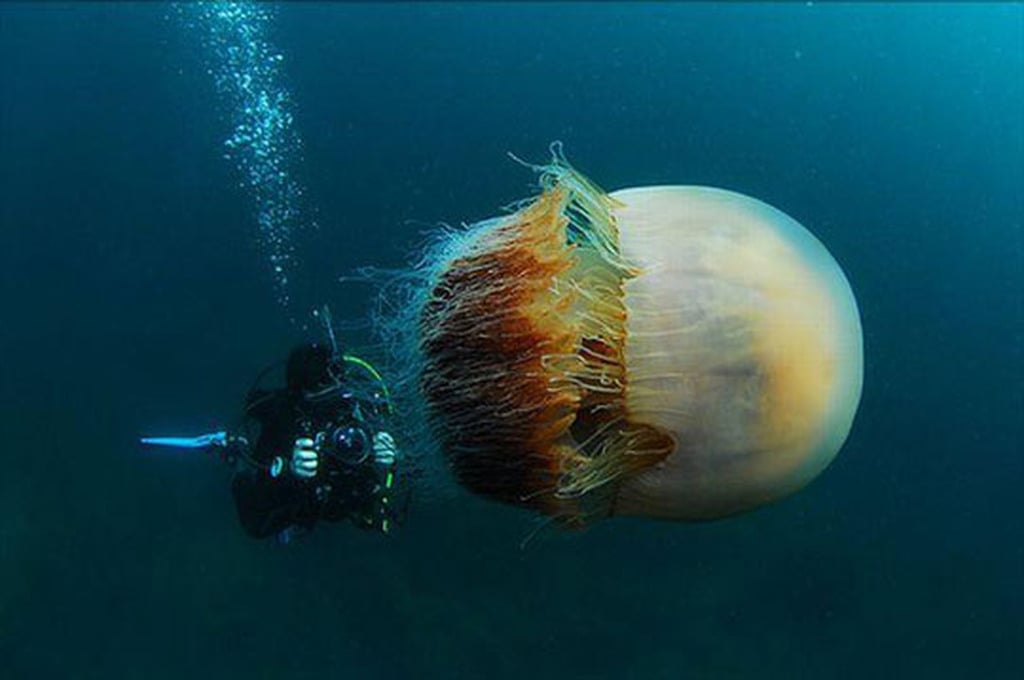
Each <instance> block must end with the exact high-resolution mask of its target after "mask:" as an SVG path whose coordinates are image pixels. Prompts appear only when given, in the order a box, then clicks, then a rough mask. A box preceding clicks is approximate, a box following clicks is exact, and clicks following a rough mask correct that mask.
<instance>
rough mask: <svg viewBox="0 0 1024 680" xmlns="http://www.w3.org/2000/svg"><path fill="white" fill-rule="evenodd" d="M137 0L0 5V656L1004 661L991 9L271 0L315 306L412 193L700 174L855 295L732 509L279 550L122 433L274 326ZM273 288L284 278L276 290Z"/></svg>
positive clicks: (438, 510) (391, 239)
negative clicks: (797, 244)
mask: <svg viewBox="0 0 1024 680" xmlns="http://www.w3.org/2000/svg"><path fill="white" fill-rule="evenodd" d="M168 14H169V11H168V8H167V7H166V6H162V5H158V4H140V5H132V6H121V7H114V6H110V5H102V4H73V5H59V4H49V3H46V4H32V5H10V4H4V5H3V6H2V7H0V220H2V227H0V301H2V304H3V317H4V320H3V322H2V326H0V356H2V357H3V360H2V373H0V376H2V377H0V399H2V402H0V403H2V411H0V441H3V442H4V447H3V453H2V454H0V460H2V463H3V466H2V474H0V659H2V662H0V663H2V666H0V668H2V670H0V675H2V676H3V677H11V678H13V677H19V678H20V677H61V678H66V677H77V678H92V677H96V678H100V677H102V678H108V677H147V678H182V677H189V676H192V677H212V676H214V674H217V675H219V676H221V677H242V676H243V675H245V676H247V677H268V678H277V677H294V678H305V677H316V678H323V677H430V676H433V677H458V678H477V677H482V676H483V677H493V678H512V677H517V678H521V677H527V678H547V677H559V678H566V677H635V678H661V677H664V678H680V677H687V678H689V677H693V678H719V677H730V678H731V677H758V678H794V677H807V678H863V677H898V678H916V677H928V678H939V677H941V678H947V677H986V678H997V677H1019V675H1018V674H1019V673H1020V672H1021V671H1022V670H1024V652H1022V645H1024V623H1022V619H1024V613H1022V612H1024V583H1022V580H1024V553H1022V545H1024V541H1022V539H1024V519H1022V518H1024V512H1022V511H1021V508H1020V505H1021V504H1020V499H1021V497H1022V491H1021V487H1022V482H1024V468H1022V398H1021V394H1022V388H1021V379H1022V375H1024V366H1022V343H1024V337H1022V335H1024V334H1022V318H1021V315H1022V306H1021V295H1022V293H1021V291H1022V265H1021V258H1022V256H1021V252H1022V247H1021V229H1022V226H1021V225H1022V198H1021V195H1022V187H1024V169H1022V168H1024V161H1022V155H1024V134H1022V120H1024V117H1022V116H1024V47H1022V41H1024V38H1022V31H1024V28H1022V16H1024V13H1022V8H1021V6H1020V5H1009V4H1003V5H990V6H983V5H961V6H956V5H927V4H912V5H908V6H891V5H884V4H870V5H863V6H840V5H832V4H818V3H816V4H814V5H812V6H807V5H805V4H792V5H787V6H773V5H767V4H755V5H738V6H736V5H733V6H713V5H685V4H678V5H674V4H659V5H647V6H634V7H623V6H616V5H606V4H601V5H588V4H583V3H579V4H566V5H556V6H541V5H517V6H502V5H485V6H477V7H470V6H465V5H462V4H454V3H453V4H441V5H428V6H421V7H420V6H407V5H387V6H365V5H315V4H300V5H297V6H287V7H284V8H283V9H282V10H281V12H280V15H279V16H278V19H277V21H276V23H275V31H274V33H273V35H272V38H273V40H274V42H275V44H276V45H277V46H278V47H279V48H280V49H281V50H282V51H283V52H284V53H285V55H286V56H287V61H286V62H285V72H286V74H287V79H288V83H287V86H288V87H289V88H290V89H291V90H292V92H293V94H294V95H295V99H296V102H297V104H298V108H297V127H298V129H299V131H300V132H301V134H302V135H303V137H304V138H305V142H306V160H305V165H304V166H302V167H303V168H304V170H303V172H304V175H303V181H304V182H305V183H306V184H307V186H308V188H309V192H310V197H311V200H310V203H311V204H313V205H315V206H316V209H317V215H318V219H319V221H320V224H321V229H320V231H319V232H316V233H312V234H309V235H307V236H306V237H304V238H303V239H300V241H299V242H298V247H299V249H300V256H301V257H302V258H303V276H304V282H303V283H301V286H305V288H302V287H298V288H297V297H299V298H301V299H304V300H313V299H314V298H315V299H317V300H324V301H327V302H330V303H331V304H332V306H333V307H334V310H335V314H336V315H337V316H339V317H347V318H353V317H357V316H359V315H361V314H363V313H364V312H365V310H366V306H367V303H368V296H369V291H368V290H367V289H366V288H365V287H359V286H351V285H341V284H339V283H338V282H337V281H336V277H337V275H338V274H341V273H344V272H345V271H348V270H351V269H352V268H354V267H358V266H361V265H365V264H377V265H384V266H399V265H401V264H403V263H404V262H405V261H406V258H407V256H408V254H409V252H410V251H411V248H412V246H413V245H415V244H416V243H417V242H418V240H419V234H420V233H421V232H422V231H423V230H424V228H425V226H424V225H429V224H433V223H436V222H439V221H447V222H450V223H455V224H457V223H459V222H461V221H474V220H477V219H481V218H484V217H487V216H491V215H494V214H497V213H498V212H499V208H500V207H501V206H504V205H506V204H508V203H510V202H511V201H513V200H516V199H519V198H522V197H523V196H526V195H529V194H530V193H531V192H532V182H533V180H534V178H533V176H532V175H531V174H530V173H529V172H528V171H527V170H524V169H523V168H522V167H520V166H518V165H516V164H515V163H512V162H510V161H509V160H508V159H507V157H506V156H505V152H506V151H513V152H515V153H517V154H519V155H521V156H524V157H527V158H530V159H532V160H538V161H542V160H544V159H545V158H546V152H547V145H548V143H549V142H550V141H552V140H555V139H560V140H562V141H564V143H565V145H566V150H567V152H568V154H569V157H570V159H571V160H573V161H574V162H575V164H576V165H577V166H578V167H579V168H580V169H581V170H583V171H584V172H586V173H587V174H589V175H590V176H592V177H593V178H595V179H596V180H597V181H598V182H599V183H600V184H602V185H603V186H605V187H607V188H609V189H614V188H618V187H622V186H627V185H642V184H658V183H676V184H687V183H692V184H705V185H711V186H720V187H725V188H729V189H734V190H738V191H741V192H743V193H747V194H750V195H753V196H756V197H758V198H760V199H762V200H765V201H767V202H769V203H771V204H773V205H775V206H777V207H779V208H781V209H783V210H785V211H786V212H788V213H789V214H791V215H792V216H794V217H795V218H797V219H798V220H799V221H801V222H802V223H804V224H805V225H807V226H808V227H809V228H810V229H811V230H812V231H813V232H815V234H817V235H818V237H819V238H821V240H822V241H823V242H824V243H825V244H827V246H828V247H829V249H830V250H831V251H832V253H833V254H834V255H835V257H836V258H837V259H838V261H839V262H840V263H841V264H842V266H843V268H844V269H845V271H846V273H847V275H848V277H849V279H850V281H851V283H852V286H853V289H854V291H855V293H856V295H857V297H858V301H859V304H860V310H861V314H862V318H863V324H864V331H865V348H866V375H865V390H864V397H863V401H862V404H861V408H860V411H859V414H858V417H857V420H856V423H855V425H854V429H853V432H852V434H851V437H850V440H849V441H848V443H847V445H846V447H845V448H844V450H843V451H842V453H841V454H840V455H839V457H838V458H837V460H836V461H835V463H834V464H833V465H832V466H831V468H830V469H829V470H828V471H827V472H826V473H825V474H824V475H823V476H822V477H821V478H820V479H819V480H818V481H816V482H815V483H814V484H812V485H811V486H810V487H809V488H807V489H806V490H805V491H803V492H801V493H800V494H798V495H796V496H795V497H793V498H791V499H789V500H787V501H785V502H783V503H781V504H779V505H777V506H774V507H771V508H767V509H764V510H761V511H759V512H756V513H754V514H751V515H748V516H745V517H741V518H738V519H733V520H728V521H723V522H717V523H711V524H705V525H674V524H663V523H651V522H644V521H627V520H616V521H610V522H607V523H604V524H600V525H598V526H595V527H593V528H592V529H590V530H587V531H585V532H583V533H576V534H568V535H559V534H547V535H544V536H542V537H541V538H540V539H539V540H536V541H535V542H533V543H532V544H531V545H530V546H529V547H528V548H527V549H526V550H525V551H521V550H520V549H519V543H520V541H521V539H522V538H523V537H524V536H525V535H526V534H527V533H528V532H529V531H530V529H531V528H532V527H533V524H532V523H531V521H530V519H529V517H528V516H527V515H525V514H523V513H521V512H520V511H517V510H514V509H509V508H504V507H500V506H497V505H493V504H489V503H486V502H483V501H480V500H476V499H473V498H466V497H460V498H457V499H456V500H453V501H449V502H445V503H437V504H433V505H426V506H420V507H418V508H416V515H415V516H414V517H413V519H412V520H411V521H410V523H409V525H408V526H407V527H406V529H405V530H404V531H403V532H402V533H401V534H399V535H396V536H394V537H391V538H388V539H385V538H382V537H379V536H375V535H368V534H364V533H361V532H356V531H354V530H352V529H351V528H348V527H345V526H334V527H325V528H324V529H323V530H319V531H317V532H315V533H314V534H313V535H312V536H311V537H309V538H308V539H307V540H305V541H303V542H302V543H300V544H298V545H293V546H292V547H290V548H289V549H280V548H277V547H275V546H273V545H269V544H261V543H257V542H252V541H250V540H248V539H247V538H245V537H244V536H243V535H242V533H241V532H240V531H239V529H238V528H237V526H236V524H235V517H234V510H233V507H232V504H231V500H230V497H229V495H228V493H227V487H228V481H229V477H228V472H227V470H225V469H224V468H223V467H222V466H220V465H216V464H213V463H211V462H210V461H208V460H203V459H200V458H198V457H192V456H188V455H184V456H153V455H148V454H145V453H143V452H142V451H140V450H139V448H138V447H137V446H136V445H135V443H134V437H136V436H137V435H138V434H139V433H140V432H160V431H171V430H173V431H176V432H181V431H204V430H205V429H207V428H212V427H215V426H216V425H218V424H221V423H223V422H224V421H226V420H227V419H229V418H231V417H233V416H234V414H235V411H236V409H237V406H238V401H239V399H240V395H241V393H242V392H243V391H244V389H245V388H246V387H247V386H248V383H249V381H250V379H251V378H252V376H253V375H254V374H255V372H256V371H257V370H258V369H259V368H260V367H261V366H263V365H264V364H265V363H267V362H268V361H270V360H272V359H274V358H276V357H279V356H281V355H283V353H284V352H285V351H286V350H287V348H288V347H289V346H290V345H291V344H292V343H293V342H294V341H296V340H297V339H298V338H299V334H298V332H297V330H296V329H295V327H294V326H292V325H291V324H290V323H289V322H288V315H287V314H286V313H284V312H283V310H282V309H281V308H280V307H279V306H278V305H277V304H276V302H275V300H274V296H273V291H272V286H271V282H270V277H269V275H268V271H267V265H266V262H265V260H264V259H263V255H262V253H261V251H260V249H259V248H258V245H257V239H256V230H255V226H254V224H253V219H252V214H251V205H250V203H249V202H248V201H247V197H246V195H245V192H244V191H242V190H240V189H238V188H237V179H238V178H237V174H236V172H235V170H234V168H233V167H232V166H231V165H230V164H229V163H226V162H224V160H223V159H222V158H221V155H220V149H221V144H222V142H223V140H224V138H225V136H226V134H227V125H228V123H227V122H226V120H225V118H224V112H223V111H222V110H220V109H219V107H218V104H217V98H216V96H215V93H214V91H213V88H212V85H211V82H210V79H209V77H208V76H207V74H206V73H205V71H204V68H205V67H204V65H203V60H202V58H201V57H200V55H198V54H197V52H196V50H195V45H194V42H192V41H190V40H189V36H185V35H183V31H182V28H181V25H180V23H178V22H176V21H174V20H173V18H168ZM303 296H305V297H303Z"/></svg>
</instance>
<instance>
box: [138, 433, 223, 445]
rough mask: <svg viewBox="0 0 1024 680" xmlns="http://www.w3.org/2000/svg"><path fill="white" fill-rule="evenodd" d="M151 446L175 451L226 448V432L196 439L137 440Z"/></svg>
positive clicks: (144, 438) (145, 438)
mask: <svg viewBox="0 0 1024 680" xmlns="http://www.w3.org/2000/svg"><path fill="white" fill-rule="evenodd" d="M139 441H140V442H142V443H143V444H149V445H151V446H170V447H173V448H176V449H205V448H207V447H210V446H227V445H228V433H227V432H211V433H210V434H201V435H199V436H198V437H143V438H142V439H140V440H139Z"/></svg>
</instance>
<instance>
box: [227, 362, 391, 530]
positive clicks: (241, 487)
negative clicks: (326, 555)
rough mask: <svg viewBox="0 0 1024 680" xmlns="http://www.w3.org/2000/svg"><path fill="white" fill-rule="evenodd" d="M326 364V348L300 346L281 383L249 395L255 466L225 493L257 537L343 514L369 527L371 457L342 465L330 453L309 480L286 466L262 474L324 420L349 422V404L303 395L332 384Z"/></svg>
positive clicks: (373, 487) (373, 498)
mask: <svg viewBox="0 0 1024 680" xmlns="http://www.w3.org/2000/svg"><path fill="white" fill-rule="evenodd" d="M329 360H330V353H329V352H328V351H327V350H326V349H325V348H322V347H319V346H316V345H305V346H302V347H299V348H297V349H295V350H293V352H292V353H291V355H290V356H289V358H288V368H287V374H286V382H287V386H286V387H285V388H282V389H277V390H255V391H254V392H253V393H252V394H250V395H249V398H248V399H247V401H246V407H245V410H246V416H247V417H249V418H252V419H253V420H255V421H256V422H257V423H258V424H259V426H260V432H259V437H258V439H257V441H256V445H255V447H253V449H252V450H251V451H250V452H249V455H250V457H251V458H252V459H254V462H256V463H257V464H258V467H252V466H249V467H246V468H244V469H242V470H240V471H239V472H238V473H237V474H236V475H235V478H234V479H233V480H232V483H231V492H232V495H233V496H234V498H235V506H236V508H237V509H238V518H239V520H240V521H241V523H242V527H243V528H244V529H245V531H246V532H247V533H248V534H249V535H251V536H253V537H255V538H266V537H268V536H274V535H277V534H279V533H280V532H282V531H284V530H286V529H289V528H290V527H299V528H302V529H310V528H312V526H313V525H314V524H315V523H316V522H317V520H320V519H324V520H328V521H332V522H336V521H338V520H341V519H344V518H346V517H349V518H351V519H352V521H353V523H354V524H356V526H360V527H363V528H367V529H368V528H372V526H373V523H374V510H375V507H376V503H377V493H378V491H379V488H380V486H379V478H378V473H377V471H376V470H375V469H374V466H373V457H372V456H369V457H367V459H366V461H365V462H363V463H361V464H359V465H346V464H343V463H342V462H339V461H338V460H337V458H336V457H334V456H324V455H321V456H320V457H319V462H318V468H317V472H316V475H315V476H314V477H312V478H309V479H304V478H301V477H297V476H295V475H294V474H292V473H291V472H290V471H289V470H288V465H287V463H286V465H285V470H284V471H282V472H281V474H280V475H278V476H277V477H272V476H271V475H270V473H269V472H268V470H269V468H270V466H271V464H272V462H273V461H274V459H275V458H282V459H283V460H284V461H288V460H289V459H290V458H291V455H292V448H293V446H294V445H295V440H296V439H299V438H303V437H312V436H313V435H314V434H315V432H316V428H317V427H318V426H320V425H321V424H322V423H324V422H327V421H333V422H338V420H339V418H340V419H341V420H344V419H345V418H351V417H353V414H352V413H351V409H353V408H354V405H353V404H352V403H351V402H350V401H349V402H346V401H345V400H343V399H330V400H326V401H321V402H317V401H314V400H311V399H310V398H309V395H310V394H311V393H314V392H316V391H317V390H322V389H323V388H324V386H325V385H326V384H327V381H328V380H330V376H329V374H328V369H327V366H328V362H329ZM346 409H347V410H348V411H349V412H348V413H346V412H345V411H346Z"/></svg>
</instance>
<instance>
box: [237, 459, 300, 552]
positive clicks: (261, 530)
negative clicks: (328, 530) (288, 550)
mask: <svg viewBox="0 0 1024 680" xmlns="http://www.w3.org/2000/svg"><path fill="white" fill-rule="evenodd" d="M306 491H307V489H306V488H305V484H303V482H302V481H301V480H299V479H297V478H294V477H292V476H291V475H290V474H285V475H281V476H280V477H278V478H273V477H270V475H269V474H267V473H266V472H265V471H258V470H252V469H247V470H242V471H241V472H239V473H238V474H236V475H235V478H234V479H233V480H232V482H231V494H232V496H234V499H235V509H236V510H237V511H238V520H239V522H240V523H241V525H242V528H243V529H245V532H246V533H247V534H249V535H250V536H252V537H253V538H268V537H270V536H274V535H276V534H278V533H280V532H281V531H283V530H284V529H287V528H288V527H290V526H294V525H301V526H311V525H312V524H313V521H311V520H315V517H312V518H311V517H309V513H308V512H306V505H307V493H306Z"/></svg>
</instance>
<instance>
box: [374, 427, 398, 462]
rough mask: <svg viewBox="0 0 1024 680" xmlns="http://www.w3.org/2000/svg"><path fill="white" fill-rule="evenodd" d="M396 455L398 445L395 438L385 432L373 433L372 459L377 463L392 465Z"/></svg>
mask: <svg viewBox="0 0 1024 680" xmlns="http://www.w3.org/2000/svg"><path fill="white" fill-rule="evenodd" d="M397 457H398V446H396V445H395V439H394V437H392V436H391V435H390V434H388V433H387V432H378V433H376V434H375V435H373V459H374V461H376V462H377V463H378V464H379V465H387V466H390V465H394V464H395V459H396V458H397Z"/></svg>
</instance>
